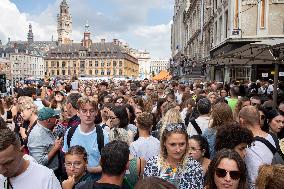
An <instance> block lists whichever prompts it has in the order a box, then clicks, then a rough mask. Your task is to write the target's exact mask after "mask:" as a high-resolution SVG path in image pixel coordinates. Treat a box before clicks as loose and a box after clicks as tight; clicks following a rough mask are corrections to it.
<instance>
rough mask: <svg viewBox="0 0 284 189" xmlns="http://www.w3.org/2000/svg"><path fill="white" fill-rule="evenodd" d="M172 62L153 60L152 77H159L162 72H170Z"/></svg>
mask: <svg viewBox="0 0 284 189" xmlns="http://www.w3.org/2000/svg"><path fill="white" fill-rule="evenodd" d="M169 67H170V61H169V60H168V59H151V67H150V71H151V74H152V75H157V74H158V73H160V71H162V70H168V69H169Z"/></svg>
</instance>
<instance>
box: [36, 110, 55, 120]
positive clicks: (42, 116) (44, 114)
mask: <svg viewBox="0 0 284 189" xmlns="http://www.w3.org/2000/svg"><path fill="white" fill-rule="evenodd" d="M57 116H58V113H56V112H55V111H54V109H52V108H47V107H44V108H42V109H40V110H39V112H38V120H39V121H44V120H47V119H49V118H52V117H57Z"/></svg>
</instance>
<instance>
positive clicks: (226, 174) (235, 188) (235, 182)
mask: <svg viewBox="0 0 284 189" xmlns="http://www.w3.org/2000/svg"><path fill="white" fill-rule="evenodd" d="M246 172H247V170H246V165H245V163H244V161H243V160H242V158H241V157H240V155H239V154H238V153H237V152H235V151H234V150H230V149H223V150H221V151H219V152H217V154H216V156H215V157H214V159H213V160H212V161H211V163H210V165H209V168H208V175H207V180H206V187H205V188H206V189H225V188H226V189H247V184H246Z"/></svg>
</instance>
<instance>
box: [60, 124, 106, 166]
mask: <svg viewBox="0 0 284 189" xmlns="http://www.w3.org/2000/svg"><path fill="white" fill-rule="evenodd" d="M68 132H69V129H68V130H67V131H66V133H65V136H64V146H63V151H64V152H67V151H68V145H67V134H68ZM103 133H104V145H106V144H107V143H108V141H109V139H108V135H107V134H106V133H105V131H103ZM75 145H80V146H83V147H84V148H85V149H86V151H87V153H88V166H89V167H96V166H98V165H99V162H100V158H101V155H100V151H99V148H98V143H97V133H96V128H95V129H94V130H93V131H91V132H89V133H84V132H82V131H81V125H78V127H77V128H76V130H75V132H74V134H73V136H72V138H71V141H70V146H75Z"/></svg>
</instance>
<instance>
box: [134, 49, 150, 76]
mask: <svg viewBox="0 0 284 189" xmlns="http://www.w3.org/2000/svg"><path fill="white" fill-rule="evenodd" d="M130 54H131V55H132V56H134V57H135V58H136V59H137V60H138V64H139V78H140V79H145V78H150V77H151V69H150V67H151V56H150V53H149V52H147V51H142V50H137V49H131V50H130Z"/></svg>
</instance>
